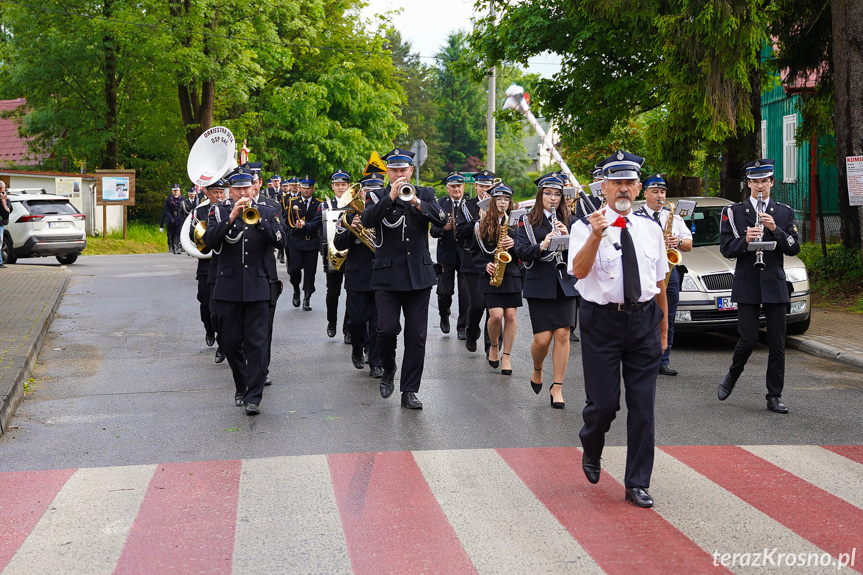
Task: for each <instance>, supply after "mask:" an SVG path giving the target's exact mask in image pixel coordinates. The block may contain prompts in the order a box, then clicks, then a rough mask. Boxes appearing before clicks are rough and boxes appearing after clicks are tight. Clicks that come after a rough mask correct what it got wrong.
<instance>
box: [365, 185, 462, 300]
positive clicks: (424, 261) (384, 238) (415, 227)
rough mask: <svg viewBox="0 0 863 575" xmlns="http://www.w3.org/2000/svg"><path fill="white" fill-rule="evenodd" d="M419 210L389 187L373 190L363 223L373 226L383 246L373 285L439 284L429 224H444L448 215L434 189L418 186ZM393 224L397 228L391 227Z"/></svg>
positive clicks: (399, 288) (414, 286)
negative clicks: (393, 194)
mask: <svg viewBox="0 0 863 575" xmlns="http://www.w3.org/2000/svg"><path fill="white" fill-rule="evenodd" d="M417 197H418V198H419V200H420V202H421V203H422V205H421V206H420V209H417V208H416V207H415V206H412V205H410V204H409V203H405V202H403V201H402V200H400V199H398V198H396V200H395V201H392V200H391V199H390V186H387V187H386V188H384V189H383V190H374V191H372V192H371V193H370V194H369V195H368V197H367V198H366V209H365V211H364V212H363V215H362V222H363V225H364V226H365V227H367V228H374V230H375V236H376V237H377V242H378V244H379V245H380V247H379V248H377V251H376V253H375V263H374V267H373V272H372V288H373V289H375V290H388V291H412V290H420V289H425V288H430V287H432V286H433V285H435V284H436V283H437V278H436V277H435V272H434V263H433V262H432V258H431V254H430V253H429V225H430V224H431V225H438V226H442V225H444V223H443V220H444V218H445V217H446V215H445V214H444V213H443V211H442V210H441V209H440V206H439V205H438V203H437V201H436V200H435V193H434V189H433V188H417ZM389 226H394V227H389Z"/></svg>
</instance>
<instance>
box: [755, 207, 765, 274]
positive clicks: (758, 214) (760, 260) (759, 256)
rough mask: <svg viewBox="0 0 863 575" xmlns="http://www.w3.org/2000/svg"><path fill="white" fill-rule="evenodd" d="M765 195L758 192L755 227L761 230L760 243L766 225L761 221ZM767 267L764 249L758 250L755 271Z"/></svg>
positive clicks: (756, 251)
mask: <svg viewBox="0 0 863 575" xmlns="http://www.w3.org/2000/svg"><path fill="white" fill-rule="evenodd" d="M763 198H764V194H763V192H761V190H759V191H758V203H757V204H756V207H755V225H756V226H757V227H758V228H759V229H760V230H761V233H760V234H758V239H757V240H756V241H758V242H760V241H762V239H763V238H764V223H763V222H762V221H761V212H762V211H764V199H763ZM765 267H766V264H765V263H764V249H763V248H760V247H759V248H758V249H757V250H755V269H757V270H763V269H764V268H765Z"/></svg>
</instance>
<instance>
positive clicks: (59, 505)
mask: <svg viewBox="0 0 863 575" xmlns="http://www.w3.org/2000/svg"><path fill="white" fill-rule="evenodd" d="M155 468H156V466H155V465H140V466H133V467H107V468H101V469H79V470H78V471H76V472H75V473H74V474H73V475H72V477H70V478H69V480H68V481H66V483H65V485H63V488H62V489H60V491H59V492H58V493H57V496H56V497H55V498H54V500H53V501H52V502H51V505H50V506H49V508H48V510H47V511H46V512H45V514H44V515H43V516H42V518H41V519H40V520H39V523H37V524H36V526H35V527H34V528H33V531H32V532H31V533H30V536H29V537H27V539H26V540H25V541H24V543H23V544H22V545H21V547H20V548H19V549H18V552H17V553H16V554H15V556H14V557H12V560H11V561H10V562H9V564H8V565H7V566H6V569H4V570H3V575H28V574H33V573H40V574H54V573H56V574H62V575H78V574H80V575H110V574H111V573H113V572H114V568H115V567H116V565H117V560H118V559H119V557H120V553H121V552H122V551H123V545H124V544H125V543H126V537H127V536H128V534H129V530H130V529H131V527H132V523H133V521H134V520H135V516H136V515H137V513H138V510H139V508H140V505H141V501H142V500H143V498H144V493H145V492H146V491H147V484H148V483H149V481H150V478H151V477H152V476H153V470H154V469H155Z"/></svg>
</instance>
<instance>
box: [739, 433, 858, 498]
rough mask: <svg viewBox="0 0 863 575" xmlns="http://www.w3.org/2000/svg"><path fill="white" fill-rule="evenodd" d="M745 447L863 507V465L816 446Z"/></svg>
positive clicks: (829, 491) (817, 485) (827, 490)
mask: <svg viewBox="0 0 863 575" xmlns="http://www.w3.org/2000/svg"><path fill="white" fill-rule="evenodd" d="M743 449H745V450H746V451H749V452H750V453H752V454H754V455H757V456H758V457H760V458H761V459H764V460H765V461H769V462H770V463H772V464H773V465H775V466H777V467H781V468H782V469H784V470H785V471H788V472H789V473H793V474H794V475H796V476H797V477H800V478H801V479H804V480H806V481H807V482H809V483H811V484H812V485H815V486H816V487H820V488H821V489H823V490H824V491H826V492H828V493H832V494H833V495H835V496H836V497H838V498H839V499H844V500H845V501H847V502H848V503H850V504H851V505H855V506H857V507H860V508H861V509H863V490H861V489H860V487H861V485H860V478H861V477H863V465H861V464H860V463H857V462H855V461H853V460H851V459H848V458H845V457H842V456H841V455H837V454H836V453H833V452H832V451H830V450H828V449H824V448H822V447H818V446H817V445H745V446H743Z"/></svg>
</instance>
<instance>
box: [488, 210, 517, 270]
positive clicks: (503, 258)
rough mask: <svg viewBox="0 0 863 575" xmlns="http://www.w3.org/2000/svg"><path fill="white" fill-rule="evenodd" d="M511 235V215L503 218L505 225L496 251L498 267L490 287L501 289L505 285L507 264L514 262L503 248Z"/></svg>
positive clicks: (502, 225) (495, 258)
mask: <svg viewBox="0 0 863 575" xmlns="http://www.w3.org/2000/svg"><path fill="white" fill-rule="evenodd" d="M508 233H509V214H507V215H505V216H504V217H503V223H502V224H501V226H500V232H499V233H498V234H497V247H496V248H495V250H494V261H495V263H496V264H497V267H496V268H495V270H494V275H492V276H491V280H489V282H488V283H489V285H493V286H494V287H499V286H500V284H502V283H503V272H504V271H505V270H506V264H508V263H509V262H511V261H512V256H511V255H509V252H508V251H506V249H504V247H503V240H504V238H506V237H507V234H508Z"/></svg>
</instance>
